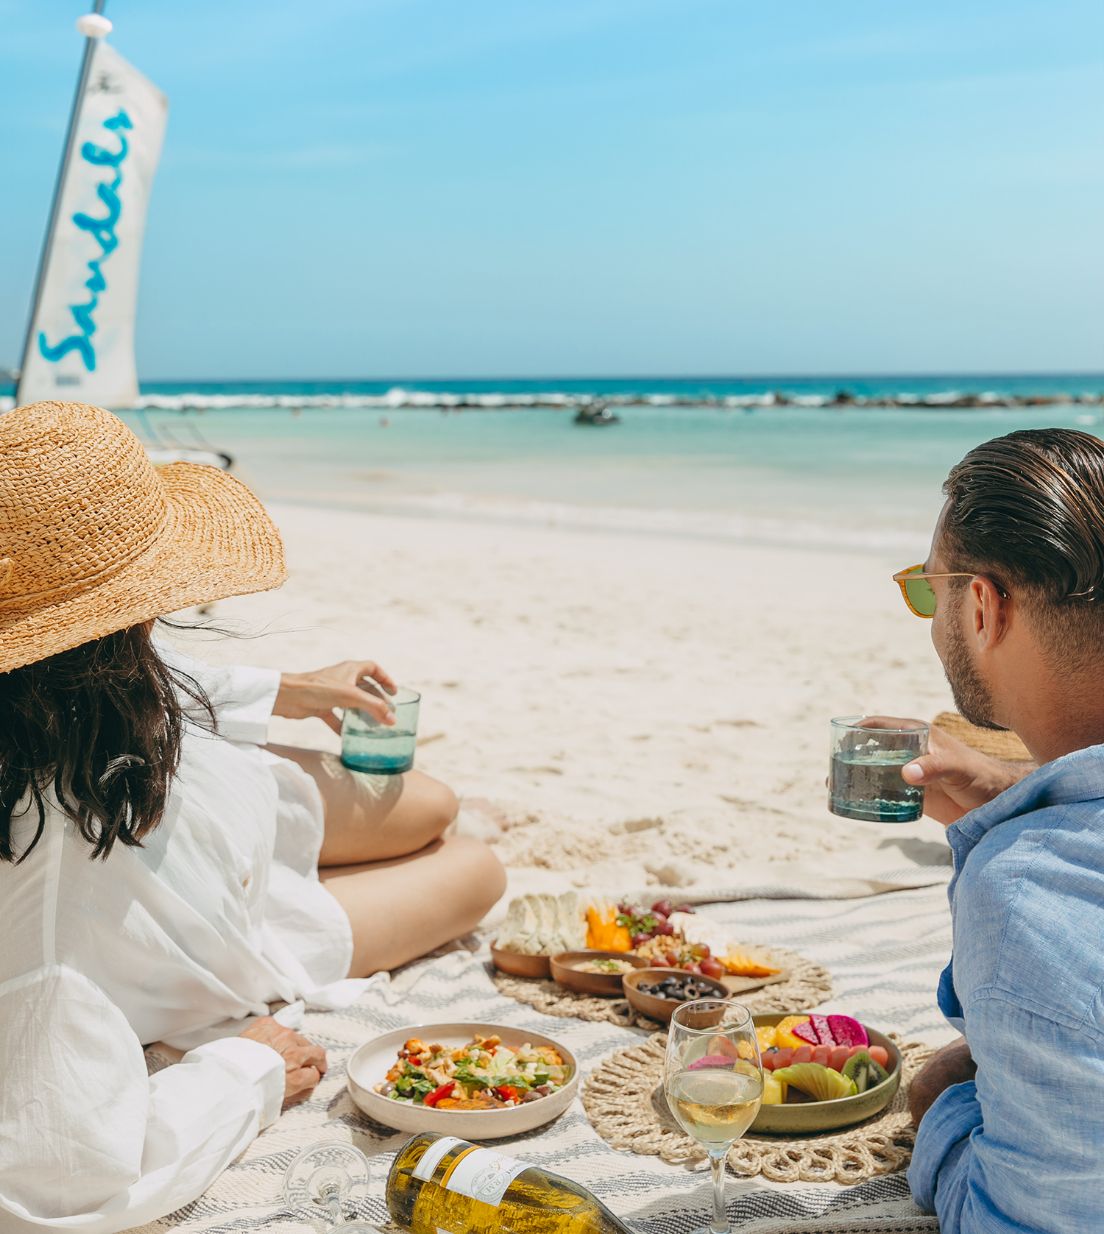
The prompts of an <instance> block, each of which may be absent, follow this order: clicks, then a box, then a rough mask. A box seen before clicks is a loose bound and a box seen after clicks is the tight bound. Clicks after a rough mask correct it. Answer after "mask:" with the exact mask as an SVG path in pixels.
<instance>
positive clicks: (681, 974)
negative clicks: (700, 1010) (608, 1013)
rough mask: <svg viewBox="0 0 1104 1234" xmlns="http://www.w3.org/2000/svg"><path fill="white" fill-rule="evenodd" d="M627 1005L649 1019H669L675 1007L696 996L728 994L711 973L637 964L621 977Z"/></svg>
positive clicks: (692, 999) (696, 997)
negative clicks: (637, 965)
mask: <svg viewBox="0 0 1104 1234" xmlns="http://www.w3.org/2000/svg"><path fill="white" fill-rule="evenodd" d="M622 985H623V988H624V991H625V997H626V998H627V999H628V1000H629V1005H630V1006H631V1007H633V1008H635V1009H636V1010H637V1011H639V1012H640V1013H641V1014H642V1015H646V1016H647V1017H648V1018H649V1019H651V1020H659V1021H660V1023H662V1024H667V1023H669V1022H670V1019H671V1016H673V1015H674V1014H675V1009H676V1008H677V1007H680V1006H681V1005H682V1004H683V1003H689V1002H693V1001H694V1000H695V999H699V998H728V997H729V992H728V989H727V987H726V986H725V985H724V984H723V983H722V982H720V981H717V980H716V979H715V978H713V977H703V976H702V975H701V974H699V973H688V972H686V971H685V970H683V969H681V968H638V969H637V970H636V972H635V973H626V974H625V976H624V978H623V979H622Z"/></svg>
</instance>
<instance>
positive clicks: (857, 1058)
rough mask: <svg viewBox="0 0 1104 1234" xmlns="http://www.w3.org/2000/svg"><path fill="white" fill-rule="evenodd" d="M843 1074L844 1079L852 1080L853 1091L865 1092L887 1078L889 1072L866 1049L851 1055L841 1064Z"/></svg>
mask: <svg viewBox="0 0 1104 1234" xmlns="http://www.w3.org/2000/svg"><path fill="white" fill-rule="evenodd" d="M843 1074H844V1076H845V1078H846V1079H848V1080H853V1081H854V1083H855V1091H856V1092H859V1093H865V1092H866V1090H867V1089H868V1088H873V1087H874V1086H875V1085H876V1084H881V1082H882V1081H883V1080H888V1079H889V1072H888V1071H886V1069H885V1068H884V1067H883V1066H882V1065H881V1064H880V1063H876V1062H875V1061H874V1059H872V1058H871V1057H870V1055H869V1054H868V1053H867V1052H866V1050H860V1051H859V1052H858V1053H857V1054H852V1055H851V1057H850V1058H849V1059H848V1060H847V1062H845V1063H844V1064H843Z"/></svg>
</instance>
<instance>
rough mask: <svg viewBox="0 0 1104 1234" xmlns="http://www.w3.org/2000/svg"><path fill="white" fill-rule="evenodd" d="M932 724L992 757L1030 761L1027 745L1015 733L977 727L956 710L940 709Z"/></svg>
mask: <svg viewBox="0 0 1104 1234" xmlns="http://www.w3.org/2000/svg"><path fill="white" fill-rule="evenodd" d="M932 724H934V725H936V726H938V727H939V728H941V729H942V730H943V731H944V732H945V733H947V734H949V735H950V736H951V737H956V738H957V739H958V740H959V741H963V742H965V743H966V745H968V746H972V747H973V748H974V749H975V750H980V751H981V753H982V754H988V755H991V756H992V757H993V758H1001V759H1004V761H1005V762H1007V763H1030V762H1031V754H1030V753H1029V751H1028V749H1027V746H1025V745H1024V743H1023V742H1022V741H1021V740H1020V739H1019V737H1017V736H1016V734H1015V733H1009V732H1002V731H1000V730H999V729H993V728H978V727H977V725H975V724H971V723H970V721H969V720H967V719H964V718H963V717H962V716H960V715H959V714H958V712H957V711H941V712H940V713H939V715H937V716H936V717H935V719H934V720H933V721H932Z"/></svg>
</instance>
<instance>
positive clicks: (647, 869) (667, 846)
mask: <svg viewBox="0 0 1104 1234" xmlns="http://www.w3.org/2000/svg"><path fill="white" fill-rule="evenodd" d="M273 513H274V515H275V517H276V519H277V521H278V522H279V524H280V527H281V529H282V531H283V534H284V537H285V540H286V545H287V554H288V561H289V566H290V578H289V581H288V582H287V584H286V585H285V586H284V587H283V588H282V589H281V590H280V591H278V592H274V593H270V594H267V595H261V596H252V597H245V598H242V599H238V600H233V601H228V602H226V603H222V604H219V605H217V606H216V610H215V617H216V618H217V619H218V620H219V621H224V622H225V621H228V620H230V619H233V621H234V623H235V624H237V625H239V626H240V628H242V629H244V630H247V631H251V632H257V631H260V630H264V631H266V632H267V633H266V634H265V636H264V637H261V638H257V639H255V640H252V641H248V642H239V641H236V640H231V641H222V642H216V643H214V644H211V645H209V646H204V647H203V649H202V651H201V652H199V653H198V654H203V655H205V656H207V658H209V659H211V660H217V661H228V660H235V659H236V660H240V661H242V662H247V663H256V664H264V665H269V666H274V667H279V668H283V669H305V668H314V667H319V666H321V665H324V664H327V663H330V662H332V661H334V660H338V659H346V658H354V657H365V658H374V659H377V660H378V661H379V662H381V663H382V664H384V665H385V666H386V667H387V668H388V669H389V670H390V671H391V672H392V674H393V675H395V676H396V677H397V678H398V679H399V680H400V681H401V682H402V683H404V684H408V685H411V686H414V687H416V688H419V689H420V690H421V691H422V692H423V706H422V719H421V735H422V739H423V743H422V745H421V747H420V749H419V753H418V766H419V767H420V768H421V769H422V770H424V771H426V772H428V773H430V774H432V775H435V776H438V777H440V778H441V779H443V780H445V781H447V782H448V783H449V784H450V785H452V787H453V788H454V789H455V790H456V792H457V793H458V794H459V795H460V796H461V797H462V799H463V801H464V805H465V809H464V816H463V817H464V825H465V826H467V827H470V828H473V829H474V830H477V831H481V832H483V833H485V834H487V835H489V836H491V837H492V838H493V842H494V844H495V847H496V849H497V851H498V852H499V854H500V855H501V856H502V858H503V859H504V860H505V861H506V862H507V863H508V864H509V865H510V866H511V868H512V870H513V872H514V884H515V887H517V886H521V885H525V886H532V885H534V884H537V885H539V884H540V883H541V882H549V883H554V884H555V885H564V884H565V882H566V881H568V879H569V880H570V881H571V882H574V883H575V884H577V885H589V886H594V885H599V886H601V885H604V886H606V887H608V888H610V889H620V888H630V887H636V886H638V885H640V884H642V883H647V884H669V885H681V886H695V885H697V886H702V885H713V886H716V885H718V883H719V882H725V881H728V882H731V881H732V878H730V877H727V876H728V875H729V873H730V872H731V873H732V874H733V875H734V876H735V877H736V878H739V877H741V876H742V873H743V872H745V871H746V869H747V866H746V863H748V862H749V861H750V862H756V863H758V862H760V861H764V860H770V861H778V860H789V859H792V858H795V857H802V856H809V857H810V858H811V863H812V864H811V868H812V869H813V870H814V871H815V870H817V869H818V868H819V863H820V862H821V860H824V861H826V862H827V865H826V866H825V868H826V869H827V868H830V869H832V870H833V871H835V872H836V873H843V872H846V871H847V870H848V869H849V868H850V866H851V863H852V861H853V860H857V859H858V857H859V856H860V855H861V854H862V853H864V852H870V851H872V850H874V849H875V848H877V847H878V846H879V845H882V846H883V847H885V844H886V840H887V836H888V835H889V833H890V832H892V833H893V838H894V839H895V840H896V839H898V838H904V837H906V836H914V837H923V838H926V839H929V840H932V841H936V842H937V843H942V842H943V841H942V838H941V836H942V832H941V829H940V828H939V827H938V826H937V825H936V824H934V823H930V822H921V823H918V824H914V825H910V826H909V827H905V828H902V827H896V828H889V829H887V828H886V827H879V826H876V825H869V824H860V823H848V822H845V821H844V820H841V819H838V818H835V817H834V816H833V815H831V814H829V813H828V812H827V810H826V809H825V804H824V798H825V789H824V777H825V773H826V768H827V741H828V737H827V722H828V719H829V717H831V716H833V715H840V714H848V713H856V712H864V711H865V712H874V711H882V712H886V711H888V712H890V713H893V714H898V715H912V716H918V717H923V718H931V716H932V715H934V714H935V713H936V712H937V711H939V710H941V709H943V708H945V707H947V706H949V695H948V691H947V688H946V685H945V682H944V679H943V674H942V670H941V668H940V666H939V663H938V660H937V659H936V657H935V654H934V652H933V651H932V648H931V645H930V642H929V624H928V623H927V622H924V621H921V620H918V619H917V618H915V617H913V616H911V615H910V614H909V613H908V611H907V610H906V609H905V607H904V605H903V603H902V601H901V598H900V595H899V593H898V591H897V588H896V586H895V585H894V584H893V583H892V582H891V580H890V578H889V575H890V574H891V573H892V571H893V570H894V569H895V568H899V567H900V566H902V565H905V564H909V563H907V562H898V561H889V560H882V559H881V558H880V557H878V556H877V555H869V556H865V555H844V554H839V555H836V554H826V553H824V552H823V551H820V550H818V551H816V552H812V551H804V550H800V549H774V548H772V549H765V548H755V547H748V546H743V545H737V544H732V543H725V542H715V541H695V540H689V539H685V538H674V537H670V538H664V537H659V536H637V535H628V534H617V533H606V532H600V533H599V532H584V531H578V532H572V531H564V530H557V529H553V528H539V527H529V526H526V527H517V526H510V525H507V524H488V523H478V522H459V521H446V520H444V519H441V520H433V519H419V518H407V517H402V518H398V517H397V518H390V517H380V516H377V515H373V514H366V513H350V512H346V511H331V510H328V509H322V508H311V507H305V506H292V505H275V506H274V507H273ZM926 548H927V537H926V531H925V530H924V529H919V528H918V529H917V545H916V551H915V552H914V554H913V560H919V559H921V558H922V557H923V556H924V553H925V552H926ZM274 735H275V736H277V737H278V738H279V739H280V740H294V741H298V742H299V743H300V744H303V745H313V746H317V747H320V748H330V749H335V748H337V744H338V743H337V739H336V738H335V737H334V736H333V735H332V734H331V733H329V732H328V730H326V729H325V728H324V726H323V725H322V724H321V723H320V722H318V721H308V722H305V723H298V724H295V723H291V722H287V721H277V722H276V731H275V734H274ZM830 853H834V854H835V857H834V858H832V857H824V858H822V857H821V855H822V854H830ZM807 864H808V863H807ZM552 872H557V873H556V874H555V875H554V876H553V874H552ZM565 875H567V878H566V879H565V877H564V876H565Z"/></svg>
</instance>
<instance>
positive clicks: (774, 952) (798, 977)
mask: <svg viewBox="0 0 1104 1234" xmlns="http://www.w3.org/2000/svg"><path fill="white" fill-rule="evenodd" d="M768 954H769V955H770V958H771V960H772V961H773V962H774V963H775V964H777V965H778V967H779V968H782V969H785V970H786V979H785V980H784V981H779V982H776V983H775V984H774V985H768V986H763V988H762V989H760V990H752V991H751V992H750V993H748V994H736V995H734V997H735V998H736V999H737V1000H738V1001H739V1002H741V1003H743V1004H744V1005H745V1006H747V1007H750V1008H751V1010H752V1011H753V1012H755V1014H756V1015H766V1014H768V1013H770V1012H772V1011H795V1012H796V1011H811V1010H812V1009H813V1008H814V1007H819V1006H820V1004H821V1003H823V1002H826V1001H827V1000H828V999H829V998H831V997H832V978H831V977H830V976H829V974H828V970H827V969H824V968H821V966H820V965H819V964H814V963H813V962H812V960H807V959H806V958H805V957H804V956H802V955H798V954H797V952H796V951H784V950H783V949H782V948H780V947H772V948H771V949H770V952H769V953H768ZM492 980H493V981H494V983H495V985H496V986H497V988H498V991H499V993H500V994H505V995H506V997H507V998H513V999H516V1000H517V1001H518V1002H519V1003H525V1004H527V1005H528V1006H530V1007H535V1008H536V1009H537V1010H538V1011H543V1012H544V1014H545V1015H554V1016H560V1017H562V1018H564V1019H568V1018H571V1019H576V1020H601V1021H604V1022H607V1023H609V1024H617V1025H619V1026H620V1027H622V1028H650V1029H654V1028H655V1027H656V1022H655V1020H650V1019H649V1018H648V1017H647V1016H643V1015H640V1014H639V1012H637V1011H634V1010H633V1008H632V1007H630V1006H629V1004H628V1002H627V1001H626V1000H625V999H623V998H594V997H591V996H590V995H586V994H573V993H572V992H571V991H570V990H565V989H564V988H563V986H559V985H557V984H556V983H555V982H554V981H534V980H532V979H531V978H526V977H511V976H509V975H508V974H506V973H500V972H498V971H497V969H496V970H495V971H494V972H493V973H492Z"/></svg>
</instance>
